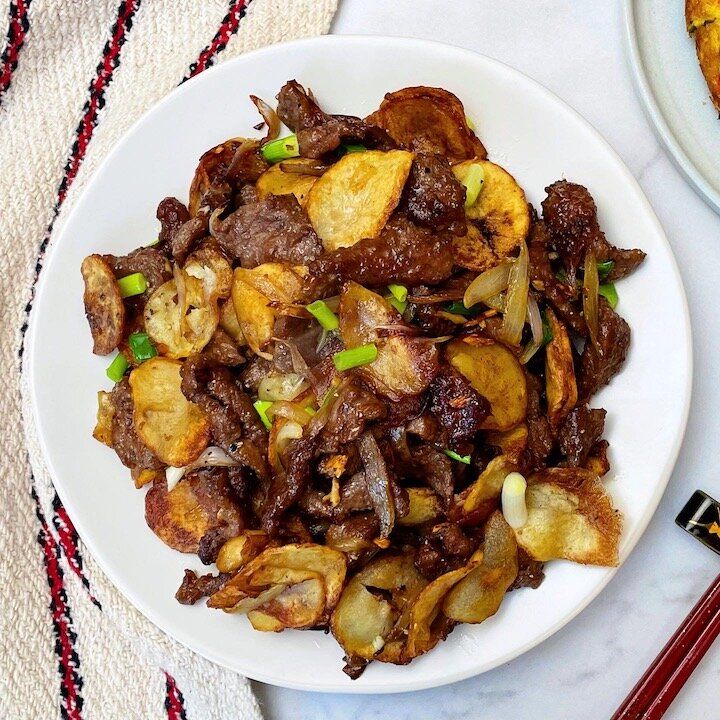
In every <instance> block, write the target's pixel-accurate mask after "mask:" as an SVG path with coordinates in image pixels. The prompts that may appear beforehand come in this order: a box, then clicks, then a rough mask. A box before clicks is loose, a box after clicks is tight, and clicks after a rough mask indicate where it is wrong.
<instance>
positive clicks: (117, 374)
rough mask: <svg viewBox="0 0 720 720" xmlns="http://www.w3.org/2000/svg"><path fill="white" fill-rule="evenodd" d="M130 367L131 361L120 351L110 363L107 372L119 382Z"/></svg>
mask: <svg viewBox="0 0 720 720" xmlns="http://www.w3.org/2000/svg"><path fill="white" fill-rule="evenodd" d="M129 367H130V363H129V362H128V361H127V360H126V359H125V356H124V355H123V354H122V353H118V354H117V355H116V356H115V359H114V360H113V361H112V362H111V363H110V364H109V365H108V368H107V370H106V371H105V374H106V375H107V376H108V377H109V378H110V379H111V380H112V381H113V382H114V383H119V382H120V381H121V380H122V379H123V375H125V373H126V372H127V369H128V368H129Z"/></svg>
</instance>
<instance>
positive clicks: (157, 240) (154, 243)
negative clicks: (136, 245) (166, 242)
mask: <svg viewBox="0 0 720 720" xmlns="http://www.w3.org/2000/svg"><path fill="white" fill-rule="evenodd" d="M159 244H160V236H159V235H158V236H157V237H156V238H155V239H154V240H151V241H150V242H149V243H148V244H147V245H146V246H145V247H155V246H156V245H159Z"/></svg>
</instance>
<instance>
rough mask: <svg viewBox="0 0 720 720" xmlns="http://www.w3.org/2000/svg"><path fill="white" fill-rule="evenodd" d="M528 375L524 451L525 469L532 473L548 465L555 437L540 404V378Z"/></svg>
mask: <svg viewBox="0 0 720 720" xmlns="http://www.w3.org/2000/svg"><path fill="white" fill-rule="evenodd" d="M526 377H527V397H528V402H527V426H528V440H527V447H526V449H525V453H524V455H525V457H524V462H523V469H524V470H525V471H526V472H527V473H531V472H534V471H535V470H540V469H541V468H544V467H545V466H546V461H547V458H548V455H550V453H551V452H552V449H553V447H554V446H555V437H554V436H553V433H552V430H551V429H550V423H549V422H548V419H547V417H546V415H545V412H544V411H543V409H542V407H541V404H540V394H541V392H542V388H541V385H540V380H538V379H537V378H536V377H535V376H534V375H530V374H528V375H527V376H526Z"/></svg>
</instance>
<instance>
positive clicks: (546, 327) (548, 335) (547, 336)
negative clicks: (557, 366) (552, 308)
mask: <svg viewBox="0 0 720 720" xmlns="http://www.w3.org/2000/svg"><path fill="white" fill-rule="evenodd" d="M541 315H542V332H543V334H542V344H543V345H547V344H548V343H549V342H551V341H552V339H553V331H552V329H551V328H550V323H549V322H548V320H547V315H545V313H544V312H543V313H541Z"/></svg>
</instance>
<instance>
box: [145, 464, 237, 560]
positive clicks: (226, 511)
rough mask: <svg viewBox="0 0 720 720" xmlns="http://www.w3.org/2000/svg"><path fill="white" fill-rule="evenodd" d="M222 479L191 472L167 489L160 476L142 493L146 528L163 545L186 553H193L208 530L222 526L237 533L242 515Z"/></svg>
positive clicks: (230, 532)
mask: <svg viewBox="0 0 720 720" xmlns="http://www.w3.org/2000/svg"><path fill="white" fill-rule="evenodd" d="M222 482H223V481H222V480H221V479H218V478H217V477H215V476H213V475H211V474H209V473H192V474H189V475H186V476H185V477H183V478H182V479H181V480H180V482H179V483H178V484H177V485H176V486H175V487H174V488H173V489H172V490H171V491H170V492H168V490H167V484H166V482H165V478H164V476H160V477H159V478H158V480H157V482H155V483H154V484H153V486H152V487H151V488H150V490H149V491H148V493H147V495H146V496H145V520H146V522H147V524H148V527H149V528H150V529H151V530H152V531H153V532H154V533H155V534H156V535H157V536H158V537H159V538H160V539H161V540H162V541H163V542H164V543H165V544H166V545H169V546H170V547H171V548H173V549H174V550H179V551H180V552H187V553H196V552H197V551H198V548H199V544H200V540H201V539H202V537H203V535H205V534H206V533H207V532H209V531H210V530H215V529H218V528H223V529H224V530H225V531H226V532H227V534H228V535H231V536H232V535H237V534H238V532H240V530H241V528H242V517H241V515H240V511H239V509H238V507H237V506H236V505H235V503H234V502H233V501H232V500H230V498H229V497H228V495H227V493H226V492H225V489H224V487H223V485H222Z"/></svg>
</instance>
